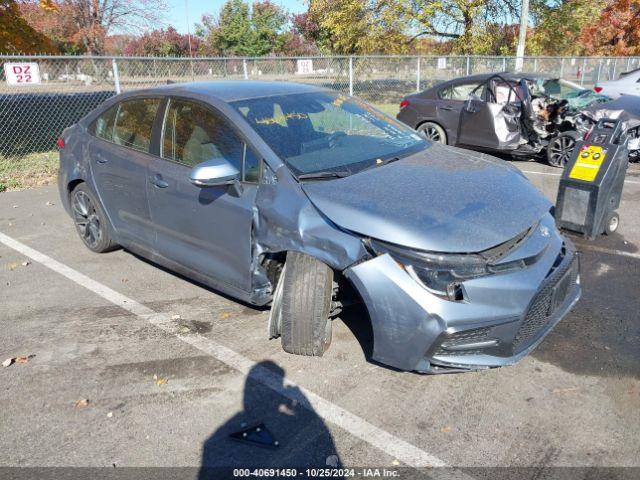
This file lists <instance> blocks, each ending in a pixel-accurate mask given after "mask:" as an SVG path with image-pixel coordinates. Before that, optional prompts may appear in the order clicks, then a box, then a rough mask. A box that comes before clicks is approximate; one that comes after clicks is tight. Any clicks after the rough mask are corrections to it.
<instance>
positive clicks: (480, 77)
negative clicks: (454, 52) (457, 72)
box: [429, 72, 557, 90]
mask: <svg viewBox="0 0 640 480" xmlns="http://www.w3.org/2000/svg"><path fill="white" fill-rule="evenodd" d="M495 76H500V77H502V78H504V79H505V80H510V81H514V82H518V81H520V80H521V79H523V78H524V79H526V80H540V79H551V78H557V77H554V76H553V75H549V74H546V73H522V72H519V73H513V72H496V73H479V74H476V75H469V76H468V77H457V78H452V79H451V80H445V81H444V82H440V83H438V84H436V85H434V86H433V87H431V88H430V89H429V90H431V89H434V88H435V89H439V88H441V87H443V86H448V85H451V84H455V83H465V82H478V83H480V82H484V81H486V80H489V79H490V78H491V77H495Z"/></svg>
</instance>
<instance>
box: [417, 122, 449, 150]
mask: <svg viewBox="0 0 640 480" xmlns="http://www.w3.org/2000/svg"><path fill="white" fill-rule="evenodd" d="M416 130H417V131H418V133H419V134H420V135H421V136H422V137H424V138H426V139H427V140H430V141H432V142H435V143H442V144H444V145H446V144H447V132H445V131H444V128H442V127H441V126H440V125H438V124H437V123H435V122H424V123H423V124H421V125H420V126H418V128H417V129H416Z"/></svg>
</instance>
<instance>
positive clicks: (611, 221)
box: [604, 212, 620, 235]
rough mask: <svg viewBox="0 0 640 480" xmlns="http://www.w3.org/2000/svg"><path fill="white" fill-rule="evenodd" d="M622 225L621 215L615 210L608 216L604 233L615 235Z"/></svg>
mask: <svg viewBox="0 0 640 480" xmlns="http://www.w3.org/2000/svg"><path fill="white" fill-rule="evenodd" d="M619 225H620V215H618V214H617V213H616V212H613V213H612V214H611V215H609V217H608V218H607V221H606V222H605V224H604V234H605V235H613V234H614V233H615V231H616V230H618V226H619Z"/></svg>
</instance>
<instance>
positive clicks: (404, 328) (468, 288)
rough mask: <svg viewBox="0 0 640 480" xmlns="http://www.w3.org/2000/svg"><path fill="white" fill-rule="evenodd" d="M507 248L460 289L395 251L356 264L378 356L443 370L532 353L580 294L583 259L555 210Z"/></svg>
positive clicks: (353, 275)
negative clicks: (444, 287) (431, 278)
mask: <svg viewBox="0 0 640 480" xmlns="http://www.w3.org/2000/svg"><path fill="white" fill-rule="evenodd" d="M506 247H508V248H505V249H504V250H505V251H503V252H502V256H501V258H499V259H498V260H497V261H495V262H493V267H492V268H493V269H494V271H493V273H490V274H486V275H478V276H476V277H475V278H470V279H466V280H463V281H460V282H453V283H455V284H456V285H457V287H458V288H459V290H456V289H455V288H454V289H453V291H452V292H448V293H447V294H443V293H442V292H437V291H434V290H433V289H432V288H429V287H428V286H427V285H426V284H425V283H424V282H423V281H422V280H421V278H424V277H421V276H416V275H415V272H416V271H417V268H416V269H414V268H413V267H414V266H413V265H407V264H406V261H405V260H403V259H399V258H398V257H397V255H395V254H394V253H393V252H391V253H381V254H378V255H377V256H375V257H374V258H373V259H371V260H368V261H365V262H362V263H359V264H357V265H354V266H352V267H350V268H348V269H347V270H346V271H345V275H346V276H347V278H349V279H350V281H351V282H352V284H353V285H354V286H355V287H356V289H357V290H358V291H359V293H360V296H361V297H362V299H363V301H364V303H365V305H366V306H367V309H368V311H369V315H370V317H371V324H372V330H373V336H374V348H373V360H375V361H378V362H381V363H384V364H386V365H389V366H392V367H395V368H399V369H402V370H416V371H420V372H430V373H442V372H453V371H468V370H476V369H482V368H491V367H498V366H503V365H509V364H512V363H514V362H516V361H518V360H519V359H520V358H522V357H523V356H525V355H527V354H528V353H529V352H530V351H531V350H532V349H533V348H535V346H536V345H537V344H538V343H540V342H541V341H542V339H543V338H544V336H545V335H546V334H547V333H548V332H549V331H550V330H551V328H553V326H554V325H556V324H557V323H558V322H559V321H560V320H561V319H562V318H563V317H564V316H565V315H566V314H567V313H568V312H569V310H570V309H571V308H572V307H573V306H574V305H575V303H576V302H577V300H578V298H579V297H580V292H581V290H580V279H579V260H578V256H577V254H576V253H575V250H574V248H573V246H572V244H571V242H570V241H569V240H566V239H563V237H562V236H561V235H560V234H559V233H558V231H557V229H556V228H555V224H554V221H553V218H552V217H551V215H549V214H547V215H545V217H544V218H543V219H542V220H541V221H540V223H539V224H537V225H535V226H534V227H533V228H532V229H531V231H530V232H527V234H526V235H525V236H524V237H522V238H519V239H518V241H517V242H512V243H510V244H508V245H507V246H506ZM416 267H417V266H416Z"/></svg>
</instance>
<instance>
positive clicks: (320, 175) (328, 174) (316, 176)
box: [298, 170, 351, 180]
mask: <svg viewBox="0 0 640 480" xmlns="http://www.w3.org/2000/svg"><path fill="white" fill-rule="evenodd" d="M349 175H351V172H348V171H346V170H336V171H331V170H327V171H323V172H313V173H302V174H300V175H298V180H322V179H328V178H344V177H348V176H349Z"/></svg>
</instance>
